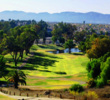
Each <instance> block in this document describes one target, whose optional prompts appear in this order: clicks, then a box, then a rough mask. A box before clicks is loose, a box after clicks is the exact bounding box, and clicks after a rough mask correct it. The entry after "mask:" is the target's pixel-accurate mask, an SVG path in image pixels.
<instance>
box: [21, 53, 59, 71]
mask: <svg viewBox="0 0 110 100" xmlns="http://www.w3.org/2000/svg"><path fill="white" fill-rule="evenodd" d="M45 57H48V58H45ZM52 58H57V59H58V57H55V56H51V55H46V54H43V53H34V56H33V57H31V58H29V59H28V61H27V62H26V63H27V65H25V66H24V67H22V68H21V69H22V70H39V69H37V68H39V66H43V67H44V69H47V68H48V66H51V67H54V66H53V64H54V63H55V62H58V61H57V59H52ZM39 71H43V70H39ZM44 71H45V72H50V71H48V70H44Z"/></svg>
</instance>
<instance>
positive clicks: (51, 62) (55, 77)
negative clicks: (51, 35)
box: [1, 45, 89, 89]
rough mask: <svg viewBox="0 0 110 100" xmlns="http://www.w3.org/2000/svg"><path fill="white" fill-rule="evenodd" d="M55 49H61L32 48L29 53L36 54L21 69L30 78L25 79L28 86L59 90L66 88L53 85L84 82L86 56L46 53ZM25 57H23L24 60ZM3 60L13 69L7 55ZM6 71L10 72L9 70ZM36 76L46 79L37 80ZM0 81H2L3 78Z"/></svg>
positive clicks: (9, 57)
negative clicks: (5, 59)
mask: <svg viewBox="0 0 110 100" xmlns="http://www.w3.org/2000/svg"><path fill="white" fill-rule="evenodd" d="M56 49H63V48H62V47H57V46H55V45H49V46H47V45H46V46H44V45H40V46H37V45H33V46H32V48H31V51H34V52H36V53H35V55H34V57H32V58H31V59H29V61H28V63H27V64H26V66H24V67H23V69H22V70H23V71H24V72H25V73H26V74H27V75H28V76H31V78H30V77H27V80H26V81H27V85H28V86H41V87H42V86H44V87H43V88H49V89H59V88H66V86H60V87H57V86H55V85H71V84H75V83H80V82H79V81H86V79H87V75H86V74H87V72H86V64H87V62H88V61H89V59H88V58H87V57H86V55H83V54H82V53H74V54H63V53H62V54H51V53H48V52H46V51H50V50H56ZM26 57H27V56H26V55H24V59H25V58H26ZM5 58H7V59H10V60H11V62H10V63H9V62H7V65H10V66H11V67H14V62H13V61H12V58H11V56H10V55H9V54H8V55H6V56H5ZM20 64H21V62H19V64H18V66H19V65H20ZM8 69H9V70H11V68H8ZM33 76H34V77H33ZM38 76H39V77H46V78H45V79H42V78H37V77H38ZM1 80H2V81H4V79H3V78H2V79H1ZM73 80H75V81H73ZM76 80H78V81H76ZM51 85H54V86H51Z"/></svg>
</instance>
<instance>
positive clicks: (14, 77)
mask: <svg viewBox="0 0 110 100" xmlns="http://www.w3.org/2000/svg"><path fill="white" fill-rule="evenodd" d="M8 77H9V78H8V81H10V82H13V83H14V87H15V88H18V85H19V83H21V85H26V75H25V74H24V72H23V71H20V70H14V71H11V72H10V73H9V75H8Z"/></svg>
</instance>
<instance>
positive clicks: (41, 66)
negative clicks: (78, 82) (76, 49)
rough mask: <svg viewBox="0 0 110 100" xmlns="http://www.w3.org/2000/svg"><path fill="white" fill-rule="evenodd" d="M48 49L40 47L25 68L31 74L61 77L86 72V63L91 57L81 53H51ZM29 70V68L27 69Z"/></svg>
mask: <svg viewBox="0 0 110 100" xmlns="http://www.w3.org/2000/svg"><path fill="white" fill-rule="evenodd" d="M45 51H48V49H46V50H45V49H38V50H37V53H36V54H35V56H34V57H32V58H31V59H30V60H29V61H28V63H27V65H26V66H25V68H24V71H25V72H26V73H27V74H28V75H31V76H43V77H60V76H64V75H68V76H69V75H75V74H81V73H82V74H83V73H86V64H87V62H88V61H89V59H88V58H87V57H86V55H82V54H81V53H74V54H63V53H62V54H50V53H48V52H45ZM26 68H27V69H29V70H27V69H26Z"/></svg>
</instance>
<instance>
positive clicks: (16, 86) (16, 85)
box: [14, 81, 18, 89]
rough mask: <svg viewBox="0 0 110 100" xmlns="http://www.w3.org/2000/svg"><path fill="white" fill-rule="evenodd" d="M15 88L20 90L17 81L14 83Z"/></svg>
mask: <svg viewBox="0 0 110 100" xmlns="http://www.w3.org/2000/svg"><path fill="white" fill-rule="evenodd" d="M14 87H15V88H16V89H18V81H16V82H15V83H14Z"/></svg>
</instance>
